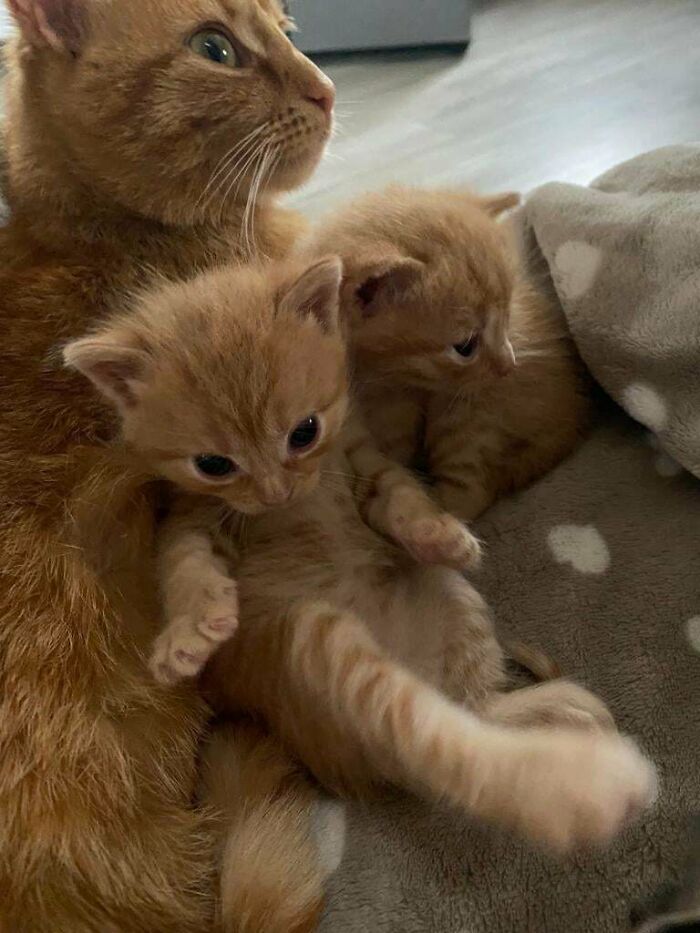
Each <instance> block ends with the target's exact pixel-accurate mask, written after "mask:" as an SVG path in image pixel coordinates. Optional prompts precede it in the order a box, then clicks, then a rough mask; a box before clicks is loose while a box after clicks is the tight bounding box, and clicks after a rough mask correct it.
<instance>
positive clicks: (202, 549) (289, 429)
mask: <svg viewBox="0 0 700 933" xmlns="http://www.w3.org/2000/svg"><path fill="white" fill-rule="evenodd" d="M340 280H341V266H340V263H339V262H338V260H337V259H334V258H329V259H325V260H320V261H317V262H315V263H314V264H312V265H310V266H306V267H305V266H303V265H298V266H294V265H276V266H268V267H265V268H246V269H229V270H223V271H220V272H216V273H211V274H209V275H206V276H203V277H200V278H199V279H197V280H193V281H191V282H189V283H187V284H185V285H182V286H169V287H167V288H165V289H164V290H162V291H161V292H159V293H156V294H154V295H151V296H150V297H148V298H146V299H144V300H143V301H142V303H141V304H140V305H139V307H138V308H137V309H136V311H135V312H133V314H132V315H129V316H125V317H124V318H122V319H121V320H118V321H116V322H114V323H112V324H108V325H107V326H106V327H105V328H104V329H103V330H101V331H98V332H97V333H96V334H95V335H94V336H93V337H89V338H86V339H84V340H82V341H78V342H77V343H74V344H72V345H70V346H69V347H68V348H67V349H66V351H65V355H66V360H67V362H68V363H69V364H71V365H73V366H76V367H78V368H79V369H81V370H82V371H83V372H84V373H85V374H86V375H88V376H89V377H90V378H91V379H92V380H93V382H95V384H96V385H97V386H98V387H99V388H100V389H101V390H102V391H103V392H104V393H106V394H107V395H108V397H110V398H112V399H113V401H114V402H115V404H116V405H117V407H118V409H119V411H120V413H121V416H122V420H123V424H124V435H125V441H126V444H127V445H128V447H129V448H130V449H131V451H132V453H133V454H134V455H136V456H138V457H139V458H141V459H142V460H143V461H144V462H145V464H146V466H147V467H148V468H149V469H152V470H153V471H154V472H156V473H159V474H162V475H165V476H167V477H168V478H170V479H171V480H173V481H174V482H175V483H176V484H177V485H178V486H179V487H181V488H182V489H185V490H186V491H187V492H188V493H190V494H191V493H194V495H191V496H187V497H183V498H180V499H179V500H177V501H176V504H175V508H174V510H173V514H172V515H171V518H170V519H169V521H168V522H167V524H166V527H165V529H164V534H163V538H162V541H161V548H162V551H161V561H162V566H163V567H164V568H165V576H164V580H163V582H164V586H165V599H166V604H167V602H168V600H169V599H170V600H171V599H172V598H173V595H175V598H176V599H177V593H176V589H177V586H179V587H180V588H181V592H184V593H187V592H189V593H190V594H197V593H198V592H201V573H202V571H203V569H204V568H205V567H206V566H207V565H211V563H212V561H211V555H212V553H213V550H212V548H213V547H215V548H216V549H217V551H218V554H219V555H221V557H222V559H223V556H224V555H227V559H228V560H232V561H233V562H234V563H235V565H236V571H237V579H238V591H239V598H240V604H241V616H242V620H243V621H242V624H241V625H240V627H239V628H238V629H237V631H236V632H235V634H234V635H233V637H232V638H230V639H228V640H227V641H225V642H224V643H223V644H222V645H221V647H220V649H219V651H218V652H217V653H216V654H215V655H214V657H213V658H212V661H211V664H210V666H209V668H208V671H207V672H206V674H205V688H206V690H207V692H208V695H209V698H210V700H211V701H212V703H213V704H214V706H215V707H217V708H218V709H220V710H225V711H228V712H237V711H245V712H247V713H249V714H252V715H253V716H254V717H256V718H257V719H258V720H263V721H265V722H266V723H267V725H268V726H269V728H270V729H271V730H272V732H273V734H274V735H276V736H277V737H278V739H280V740H281V741H282V743H283V745H284V746H285V747H286V748H288V749H291V750H293V751H295V752H296V754H297V755H298V757H299V758H300V759H301V760H302V761H303V762H304V764H305V765H306V766H307V767H308V768H309V769H310V770H311V771H312V772H313V774H314V775H315V776H316V777H317V778H318V779H319V780H320V781H321V782H322V783H323V784H324V785H325V786H326V787H327V788H330V789H332V790H335V791H340V792H349V793H353V794H364V793H368V792H370V791H371V790H372V788H373V787H374V786H375V785H376V784H377V783H381V782H383V781H392V782H395V783H397V784H400V785H403V786H405V787H408V788H412V789H414V790H418V791H420V792H422V793H423V794H424V795H425V796H426V797H428V798H430V799H445V798H446V799H447V800H449V801H451V802H452V803H453V804H454V805H456V806H458V807H460V808H462V809H463V810H464V811H466V812H468V813H471V814H473V815H475V816H477V817H480V818H483V819H485V820H487V821H490V822H494V823H497V824H500V825H503V826H506V827H509V828H511V829H514V830H516V831H519V832H522V833H524V834H525V835H527V836H529V837H530V838H533V839H537V840H541V841H542V842H544V843H546V844H548V845H550V846H552V847H554V848H556V849H559V850H567V849H570V848H572V847H574V846H576V845H577V844H580V843H583V842H586V841H605V840H607V839H609V838H611V837H612V836H613V835H614V834H615V833H616V832H617V831H618V830H619V829H620V828H621V827H622V826H623V825H624V824H625V823H626V822H627V820H628V819H629V818H630V817H631V816H633V815H634V814H635V813H638V812H639V811H640V810H641V809H642V808H643V807H644V806H645V805H646V803H647V802H648V800H649V799H650V796H651V794H652V792H653V787H654V777H653V769H652V767H651V766H650V765H649V763H648V762H646V761H645V759H644V758H642V757H641V755H640V754H639V753H638V752H637V751H636V749H634V747H633V746H632V745H630V744H629V743H628V742H627V741H626V740H623V739H621V738H620V737H618V736H617V735H615V734H614V733H610V732H608V731H607V730H608V729H610V727H611V725H612V723H611V719H610V715H609V713H608V712H607V710H606V709H605V707H604V705H603V704H602V703H601V702H600V701H599V700H597V699H596V698H595V697H594V696H592V695H591V694H590V693H588V691H586V690H584V689H582V688H580V687H577V686H576V685H574V684H571V683H567V682H566V681H553V682H550V683H547V684H544V685H540V686H537V687H534V688H525V689H522V690H519V691H516V692H515V693H510V694H505V693H502V692H501V685H502V682H503V670H502V653H501V649H500V647H499V645H498V642H497V641H496V638H495V635H494V631H493V626H492V622H491V619H490V616H489V614H488V611H487V609H486V606H485V605H484V603H483V601H482V600H481V599H480V597H479V596H478V594H477V593H476V592H475V590H474V589H473V588H472V587H471V586H470V584H469V583H467V581H466V580H465V579H464V577H463V576H462V573H461V572H460V571H461V570H463V569H464V568H465V567H467V566H469V565H470V564H471V563H472V562H473V560H474V558H475V556H476V550H475V544H474V540H473V538H471V536H470V535H469V534H468V532H466V531H465V529H464V528H463V526H462V525H461V523H460V522H458V521H457V520H456V519H454V518H452V517H451V516H449V515H446V514H445V513H443V512H441V511H440V510H439V509H438V508H437V507H436V506H435V505H434V503H433V502H432V500H431V499H430V497H429V496H428V495H427V494H426V493H425V492H424V491H423V489H422V487H421V486H420V484H419V483H418V482H417V481H416V480H415V479H413V477H412V476H411V475H410V474H409V473H408V472H407V471H405V470H404V469H403V468H401V467H398V466H396V465H395V464H393V463H392V462H391V461H388V460H387V459H386V458H385V457H383V456H382V455H381V454H380V453H379V452H378V451H377V450H376V449H375V448H374V447H373V446H372V444H371V443H370V442H369V440H368V438H367V435H366V433H365V432H364V429H363V427H362V425H360V424H358V423H357V421H356V420H355V419H354V418H353V417H352V416H350V417H347V416H346V411H347V406H348V400H347V391H346V390H347V377H346V361H345V346H344V340H343V336H342V334H341V329H340V326H339V323H338V304H339V287H340ZM202 494H203V495H202ZM214 497H216V498H214ZM217 499H218V500H219V501H218V502H217ZM221 500H223V502H224V507H223V508H222V506H221V505H220V504H219V503H220V502H221ZM229 507H232V508H234V509H235V510H237V511H242V512H245V513H246V517H245V523H244V524H243V525H240V524H239V523H237V522H236V520H235V518H232V514H231V512H230V508H229ZM407 551H408V552H409V553H406V552H407ZM418 561H423V563H419V562H418ZM428 564H434V565H435V566H428ZM445 565H448V566H445ZM214 566H215V567H216V570H217V572H220V571H221V572H223V573H225V572H226V570H225V566H226V565H225V564H224V563H218V557H217V560H215V561H214ZM450 566H451V567H454V568H455V569H449V567H450ZM175 584H176V585H175ZM201 635H202V637H203V639H204V641H205V642H206V644H205V645H204V649H203V650H204V651H205V652H206V651H207V650H208V645H209V642H210V641H211V640H214V641H215V640H216V639H215V638H213V637H212V636H211V633H207V632H205V631H202V632H201ZM466 707H469V709H468V708H466ZM576 727H577V728H576ZM264 766H265V763H264V761H261V762H260V764H259V765H258V767H261V768H262V767H264Z"/></svg>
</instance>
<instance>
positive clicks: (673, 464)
mask: <svg viewBox="0 0 700 933" xmlns="http://www.w3.org/2000/svg"><path fill="white" fill-rule="evenodd" d="M654 469H655V470H656V472H657V473H658V474H659V476H669V477H670V476H678V475H679V474H680V473H682V472H683V467H682V466H681V465H680V463H679V462H678V461H677V460H674V459H673V457H669V455H668V454H667V453H665V452H664V451H663V450H662V451H661V453H659V454H658V455H657V456H656V457H655V458H654Z"/></svg>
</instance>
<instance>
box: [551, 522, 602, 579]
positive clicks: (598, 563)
mask: <svg viewBox="0 0 700 933" xmlns="http://www.w3.org/2000/svg"><path fill="white" fill-rule="evenodd" d="M547 542H548V544H549V547H550V550H551V551H552V554H553V555H554V559H555V560H556V561H557V563H559V564H571V566H572V567H573V568H574V570H578V571H579V573H605V571H606V570H607V569H608V567H609V566H610V552H609V550H608V546H607V544H606V543H605V540H604V539H603V536H602V535H601V533H600V532H599V531H598V529H597V528H594V527H593V525H557V526H556V528H552V530H551V531H550V532H549V535H548V536H547Z"/></svg>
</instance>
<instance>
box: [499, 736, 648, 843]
mask: <svg viewBox="0 0 700 933" xmlns="http://www.w3.org/2000/svg"><path fill="white" fill-rule="evenodd" d="M550 736H551V737H550V738H548V737H547V733H546V732H543V731H540V730H533V731H532V732H531V733H530V736H529V737H528V738H527V739H524V741H526V742H528V743H529V747H528V748H526V750H525V751H524V752H523V754H522V759H521V761H520V763H519V766H518V769H517V771H518V773H517V775H511V777H510V781H509V787H506V788H504V791H505V793H506V794H507V795H508V797H509V798H510V800H511V801H512V804H511V805H513V804H514V805H515V807H516V813H515V814H513V815H514V817H515V824H516V825H517V826H518V828H519V829H520V830H521V831H523V832H525V834H526V835H528V836H530V837H531V838H533V839H535V840H539V841H540V842H543V843H544V844H546V845H547V846H549V847H550V848H552V849H554V850H555V851H558V852H562V853H564V852H569V851H571V850H572V849H575V848H576V847H577V846H581V845H604V844H606V843H608V842H610V841H611V840H612V839H613V838H614V837H615V836H616V835H617V834H618V833H619V832H621V831H622V830H623V829H624V828H625V827H626V826H627V825H628V824H630V823H631V822H633V821H634V820H635V819H637V818H638V817H639V816H640V815H641V813H642V812H643V811H644V810H645V809H646V808H647V807H648V806H649V805H650V804H651V803H652V802H653V800H654V798H655V796H656V793H657V786H658V785H657V778H656V771H655V769H654V766H653V765H652V763H651V762H650V761H649V760H648V759H646V758H644V756H643V755H642V754H641V752H640V751H639V750H638V749H637V747H636V746H635V745H634V743H633V742H632V741H630V740H629V739H623V738H620V737H612V736H609V735H602V734H595V733H593V734H587V733H584V732H579V733H573V732H561V733H558V734H551V733H550ZM513 777H515V782H513Z"/></svg>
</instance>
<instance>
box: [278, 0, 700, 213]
mask: <svg viewBox="0 0 700 933" xmlns="http://www.w3.org/2000/svg"><path fill="white" fill-rule="evenodd" d="M378 2H380V0H378ZM406 2H414V0H406ZM319 63H320V64H321V65H322V66H323V67H324V68H325V70H326V71H327V72H328V74H329V75H330V76H331V77H332V78H333V80H334V81H335V82H336V84H337V88H338V116H339V124H340V125H339V128H338V133H337V137H336V139H335V141H334V143H333V145H332V147H331V150H330V153H329V155H328V157H327V159H326V161H325V162H324V163H323V165H322V166H321V168H320V170H319V171H318V172H317V174H316V175H315V177H314V178H313V179H312V181H311V182H310V183H309V184H308V185H307V187H306V188H305V189H304V190H303V191H301V192H299V193H297V194H296V195H295V196H294V197H293V198H292V199H291V200H292V202H293V203H295V204H296V205H298V206H299V207H301V208H303V209H304V210H305V211H306V212H307V213H309V214H310V215H311V216H313V215H315V214H317V213H319V212H321V211H323V210H325V209H327V208H328V207H330V206H332V205H333V204H334V203H335V202H336V201H338V200H340V199H343V198H345V197H347V196H349V195H352V194H355V193H357V192H360V191H363V190H366V189H369V188H376V187H378V186H381V185H383V184H385V183H386V182H389V181H392V180H398V181H403V182H409V183H415V184H430V185H440V184H454V183H468V184H472V185H474V186H476V187H478V188H479V189H482V190H487V189H499V188H516V189H519V190H521V191H527V190H528V189H530V188H532V187H533V186H535V185H537V184H540V183H542V182H544V181H550V180H554V179H558V180H564V181H572V182H580V183H586V182H588V181H590V180H591V179H592V178H594V177H595V176H596V175H597V174H599V173H600V172H602V171H603V170H604V169H606V168H608V167H609V166H611V165H613V164H615V163H616V162H619V161H621V160H623V159H626V158H629V157H630V156H633V155H636V154H637V153H640V152H643V151H645V150H647V149H651V148H654V147H656V146H661V145H665V144H668V143H674V142H687V141H691V140H698V139H700V0H491V2H482V3H481V4H480V5H479V7H478V8H477V11H476V13H475V15H474V18H473V29H472V43H471V46H470V48H469V50H468V52H467V54H466V56H461V55H456V54H455V53H449V52H446V51H442V52H439V51H438V52H436V51H427V52H426V51H423V52H410V53H408V52H407V53H386V54H373V55H358V54H355V55H347V56H335V57H333V58H326V59H320V60H319Z"/></svg>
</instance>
